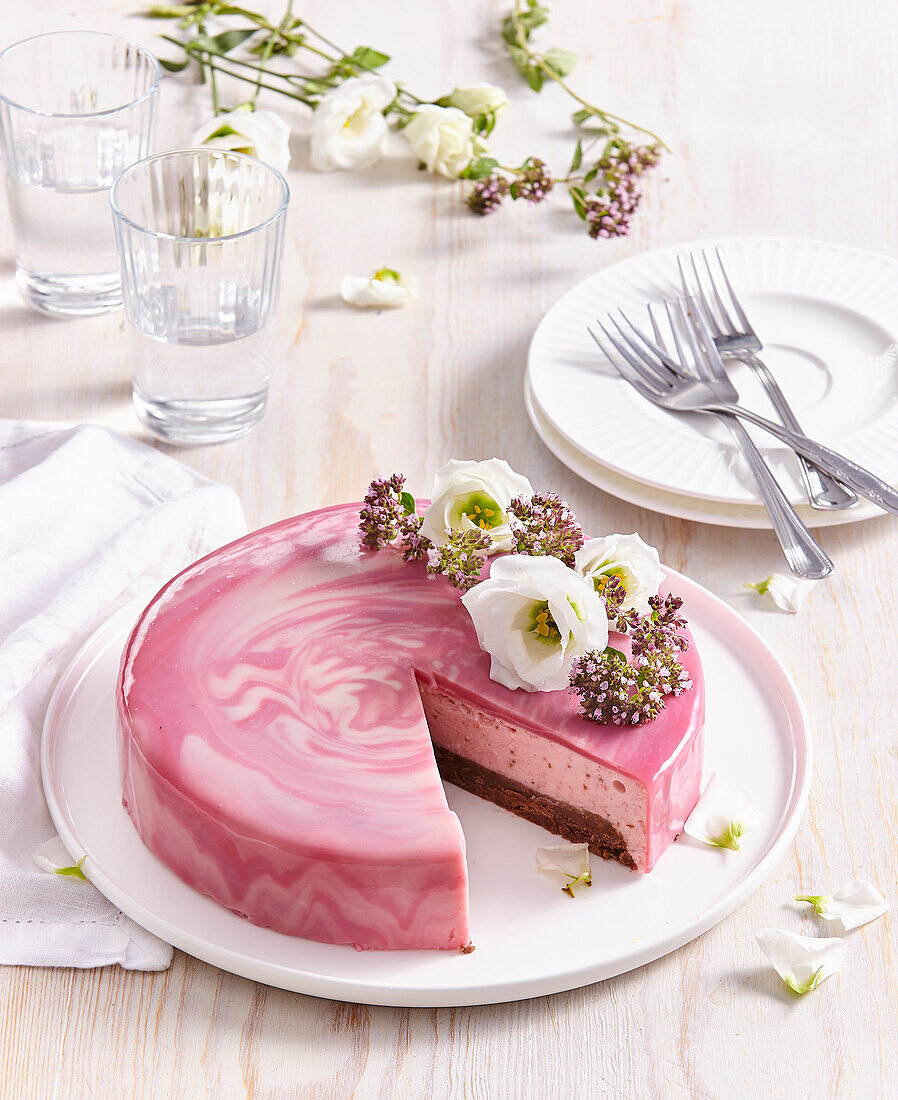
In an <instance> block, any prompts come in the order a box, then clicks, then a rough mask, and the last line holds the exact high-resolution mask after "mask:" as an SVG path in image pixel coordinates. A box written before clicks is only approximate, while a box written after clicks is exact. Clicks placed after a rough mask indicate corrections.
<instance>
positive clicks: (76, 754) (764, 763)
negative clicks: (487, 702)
mask: <svg viewBox="0 0 898 1100" xmlns="http://www.w3.org/2000/svg"><path fill="white" fill-rule="evenodd" d="M669 572H670V574H671V576H672V577H674V578H675V579H676V584H677V586H678V591H682V593H683V595H684V596H685V599H686V606H687V608H689V609H691V611H690V616H691V617H690V626H691V628H692V630H693V633H694V635H695V637H696V640H697V643H698V645H699V648H700V651H701V653H702V658H703V663H704V666H705V669H706V673H707V688H708V694H707V700H708V711H707V715H708V717H707V724H706V735H705V736H706V742H705V748H706V761H705V773H706V778H707V775H708V774H709V773H710V772H711V771H716V772H718V773H719V774H721V775H723V776H724V777H725V778H728V779H731V780H735V781H736V782H737V783H738V784H739V785H741V786H743V787H745V788H746V789H747V790H749V791H750V792H751V794H752V797H753V798H754V799H755V801H756V803H757V805H758V808H759V810H760V812H761V815H762V825H761V826H760V827H759V828H758V829H756V830H754V831H752V832H751V833H748V834H746V836H745V837H744V838H743V849H742V851H740V852H738V853H729V852H722V851H721V850H719V849H711V848H707V847H705V846H703V845H699V844H697V843H696V842H694V841H691V840H689V838H686V837H683V838H681V839H680V840H679V841H678V842H677V843H676V844H674V845H673V847H672V848H671V849H670V850H669V851H668V852H667V853H665V855H664V856H663V857H662V859H661V861H660V862H659V863H658V865H657V866H656V868H655V869H654V870H653V871H652V873H651V874H650V875H645V876H639V875H636V874H635V873H634V872H631V871H627V870H626V869H625V868H623V867H621V866H620V865H619V864H609V863H606V862H604V861H602V860H599V859H595V858H593V860H592V867H593V877H594V881H595V885H594V886H593V887H592V889H591V890H581V891H580V893H579V894H578V896H577V898H576V899H575V900H573V901H571V899H569V898H568V897H567V896H566V895H564V894H563V893H562V892H561V890H560V889H559V884H558V883H556V882H554V881H549V880H548V879H547V878H545V877H543V876H539V875H536V874H535V873H534V869H533V867H534V853H535V849H536V847H537V846H539V845H541V844H546V843H553V840H552V839H550V837H549V834H548V833H546V832H545V831H544V830H542V829H540V828H538V827H537V826H535V825H531V824H530V823H528V822H525V821H522V820H521V819H520V818H516V817H513V816H512V815H511V814H509V813H507V812H506V811H504V810H500V809H499V808H498V807H495V806H492V805H491V804H490V803H487V802H484V801H483V800H481V799H478V798H476V797H474V796H473V795H469V794H467V793H466V792H463V791H460V790H458V789H457V788H454V787H452V786H447V794H448V796H449V801H450V805H451V806H452V807H453V809H454V810H455V811H456V812H457V813H458V814H459V817H460V819H461V821H462V826H463V828H464V829H465V832H466V836H467V841H468V863H469V873H470V877H471V912H472V933H473V938H474V942H475V945H477V946H476V950H475V951H474V952H473V953H472V954H470V955H466V956H463V955H461V954H459V953H458V952H454V951H453V952H441V951H396V952H356V951H354V950H353V949H352V948H351V947H342V946H335V945H332V944H319V943H315V942H313V941H310V940H302V939H298V938H295V937H291V936H285V935H282V934H280V933H278V932H273V931H271V930H270V929H264V928H257V927H255V926H254V925H251V924H249V923H248V922H247V921H246V920H244V919H242V918H240V917H238V916H236V915H235V914H233V913H231V912H230V911H229V910H227V909H225V908H223V907H222V906H220V905H218V904H217V903H215V902H213V901H212V900H211V899H209V898H207V897H204V896H203V895H201V894H200V893H198V892H197V891H195V890H194V889H192V888H191V887H190V886H188V885H186V883H184V882H182V881H181V880H180V879H179V878H178V877H177V876H176V875H175V874H174V872H172V871H171V870H169V869H168V868H167V867H166V866H165V865H164V864H163V863H162V862H161V861H160V860H158V859H157V858H156V857H155V856H154V855H153V854H152V853H151V852H150V851H149V850H148V849H147V848H145V847H144V845H143V843H142V842H141V840H140V838H139V837H138V835H137V832H136V830H135V829H134V826H133V825H132V823H131V819H130V818H129V817H128V815H127V813H126V811H125V810H124V809H123V807H122V804H121V787H120V782H119V775H118V759H117V749H116V736H115V717H114V714H115V709H114V683H115V675H116V671H117V668H118V663H119V659H120V654H121V650H122V648H123V646H124V642H125V640H126V638H127V635H128V633H129V632H130V629H131V627H132V626H133V623H134V621H135V620H136V618H137V616H138V614H139V613H140V610H141V609H142V607H143V605H144V602H145V601H139V602H135V603H134V604H132V605H130V606H128V607H126V608H123V609H121V610H120V611H119V612H118V613H116V614H115V615H113V616H112V617H111V618H110V619H109V620H108V621H107V622H106V623H105V624H104V625H103V626H102V627H101V628H100V629H99V630H97V631H96V633H95V634H94V635H93V636H92V637H91V638H90V639H88V641H87V642H86V643H85V645H84V646H83V647H82V648H81V650H80V651H79V653H78V654H77V655H76V656H75V658H74V659H73V660H72V662H71V664H70V665H69V667H68V669H67V670H66V671H65V673H64V674H63V676H62V677H61V679H60V681H59V683H58V685H57V687H56V689H55V691H54V693H53V696H52V698H51V701H50V705H49V708H48V710H47V715H46V719H45V722H44V727H43V737H42V743H41V770H42V779H43V786H44V792H45V795H46V799H47V804H48V807H49V810H50V815H51V817H52V820H53V823H54V825H55V827H56V829H57V831H58V833H59V835H60V837H61V838H62V840H63V842H64V843H65V845H66V847H67V849H68V850H69V852H70V854H71V855H72V858H73V859H75V860H78V859H81V858H82V857H85V859H84V864H83V867H84V871H85V874H86V876H87V878H88V879H89V880H90V882H91V883H93V885H94V886H96V887H97V889H99V890H100V892H101V893H103V894H104V895H105V896H106V897H107V898H108V899H109V900H110V901H111V902H112V903H113V904H114V905H116V906H117V907H118V908H119V909H121V910H122V912H124V913H125V914H126V915H127V916H129V917H131V918H132V919H133V920H134V921H136V922H137V923H138V924H139V925H141V926H142V927H144V928H146V929H147V930H148V931H150V932H152V933H154V934H155V935H157V936H159V937H160V938H161V939H163V940H165V941H167V942H168V943H171V944H173V945H174V946H175V947H177V948H180V949H181V950H183V951H186V952H187V953H188V954H190V955H193V956H195V957H196V958H198V959H201V960H203V961H205V962H208V963H211V964H212V965H214V966H217V967H219V968H220V969H222V970H225V971H228V972H230V973H233V974H237V975H240V976H242V977H245V978H248V979H250V980H252V981H258V982H263V983H265V984H268V985H272V986H276V987H279V988H283V989H288V990H293V991H295V992H298V993H304V994H309V995H312V996H317V997H325V998H328V999H332V1000H340V1001H350V1002H356V1003H362V1004H372V1005H392V1006H412V1007H447V1006H461V1005H475V1004H498V1003H502V1002H506V1001H513V1000H519V999H522V998H527V997H534V996H541V995H545V994H551V993H557V992H561V991H563V990H568V989H575V988H578V987H580V986H583V985H588V984H591V983H593V982H597V981H602V980H604V979H605V978H610V977H613V976H615V975H617V974H622V973H625V972H627V971H629V970H632V969H635V968H636V967H639V966H642V965H644V964H645V963H648V962H651V961H653V960H655V959H657V958H660V957H661V956H662V955H666V954H668V953H669V952H671V951H673V950H676V949H677V948H679V947H681V946H683V945H684V944H686V943H688V942H690V941H691V940H693V939H694V938H695V937H696V936H698V935H700V934H701V933H703V932H705V931H707V930H708V929H709V928H711V927H713V926H714V925H715V924H717V923H718V922H719V921H721V920H722V919H723V918H724V917H726V916H727V915H728V914H729V913H731V912H732V911H733V910H734V909H735V908H736V907H737V906H738V905H739V904H740V903H741V902H742V901H743V900H744V899H745V898H746V897H748V895H749V894H750V893H752V892H753V891H754V890H755V889H756V888H757V887H758V886H760V884H761V883H762V881H763V880H764V879H765V878H766V877H767V875H769V874H770V873H771V871H772V870H773V869H774V867H775V866H776V864H777V863H778V862H779V860H780V859H781V857H782V856H783V855H784V854H785V852H786V850H787V849H788V847H789V844H790V843H791V841H792V838H793V837H794V835H795V832H796V830H797V828H798V826H799V823H800V821H801V818H802V815H803V812H804V808H805V804H806V801H807V796H808V790H809V786H810V778H811V756H812V750H811V741H810V733H809V724H808V719H807V714H806V712H805V708H804V705H803V703H802V700H801V697H800V696H799V694H798V691H797V689H796V687H795V684H794V682H793V680H792V677H791V675H790V674H789V672H788V670H787V669H786V668H785V667H784V666H783V664H782V663H781V662H780V660H779V658H778V657H777V656H776V655H775V653H774V652H773V651H772V650H771V649H770V647H769V646H768V645H767V643H766V642H765V641H764V640H763V638H762V637H761V636H760V634H758V633H757V632H756V631H755V630H754V629H753V628H752V627H751V626H749V624H748V623H746V622H745V620H744V619H742V617H741V616H740V615H739V614H738V613H737V612H736V611H734V610H733V609H732V608H731V607H730V606H729V605H728V604H726V603H724V602H723V601H722V600H720V599H718V597H716V596H714V595H713V594H712V593H710V592H708V591H707V589H704V588H702V587H701V586H699V585H697V584H696V583H695V582H693V581H690V580H688V579H687V578H685V577H682V576H680V575H679V574H676V573H674V572H673V571H672V570H671V571H669ZM737 703H738V705H737ZM743 725H744V726H745V728H744V730H743V729H742V726H743ZM749 727H750V728H749ZM740 731H742V732H743V733H744V736H740ZM554 842H555V843H557V842H558V841H557V838H556V840H555V841H554ZM609 935H611V936H612V937H614V936H616V937H617V941H616V942H613V943H611V944H609V939H608V936H609Z"/></svg>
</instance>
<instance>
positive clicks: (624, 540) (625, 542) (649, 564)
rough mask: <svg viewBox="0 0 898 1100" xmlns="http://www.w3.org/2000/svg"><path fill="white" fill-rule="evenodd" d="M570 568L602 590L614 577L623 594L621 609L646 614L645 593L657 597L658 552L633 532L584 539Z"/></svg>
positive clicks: (659, 577)
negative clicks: (572, 566) (619, 584)
mask: <svg viewBox="0 0 898 1100" xmlns="http://www.w3.org/2000/svg"><path fill="white" fill-rule="evenodd" d="M574 568H575V569H576V570H577V572H578V573H581V574H582V575H583V576H584V577H586V579H587V580H589V581H591V582H592V584H593V585H594V587H595V589H596V591H597V592H602V591H603V590H604V588H605V585H606V584H607V583H608V579H609V578H610V577H617V579H618V580H619V581H620V583H621V584H622V585H623V587H624V590H625V591H626V593H627V596H626V599H625V600H624V602H623V604H621V610H623V611H631V610H633V611H638V612H639V614H640V615H647V614H648V613H649V610H650V608H649V596H657V595H658V588H659V587H660V585H661V581H662V579H663V574H662V572H661V561H660V559H659V557H658V551H657V550H656V549H655V547H654V546H649V545H648V544H647V543H645V542H643V541H642V539H641V538H640V537H639V535H637V534H635V533H634V534H632V535H605V536H604V537H603V538H600V539H587V541H586V542H584V543H583V545H582V546H581V548H580V549H579V550H578V551H577V553H576V554H575V555H574Z"/></svg>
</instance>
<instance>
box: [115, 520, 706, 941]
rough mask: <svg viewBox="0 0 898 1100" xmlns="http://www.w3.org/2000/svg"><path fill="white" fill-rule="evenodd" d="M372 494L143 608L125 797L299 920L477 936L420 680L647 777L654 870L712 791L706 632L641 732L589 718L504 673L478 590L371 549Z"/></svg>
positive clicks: (244, 545)
mask: <svg viewBox="0 0 898 1100" xmlns="http://www.w3.org/2000/svg"><path fill="white" fill-rule="evenodd" d="M358 509H359V506H358V505H341V506H337V507H334V508H328V509H324V510H322V511H319V512H314V513H311V514H309V515H305V516H299V517H297V518H294V519H288V520H284V521H282V522H280V523H277V524H274V525H273V526H271V527H267V528H264V529H263V530H261V531H257V532H255V533H253V534H251V535H248V536H246V537H245V538H243V539H240V540H239V541H238V542H235V543H232V544H231V545H230V546H227V547H225V548H223V549H222V550H219V551H217V552H215V553H214V554H212V555H210V556H209V557H207V558H204V559H203V560H201V561H199V562H197V563H195V564H194V565H192V566H190V567H189V568H188V569H187V570H185V571H184V572H183V573H181V574H180V575H179V576H178V577H176V578H175V579H174V580H172V581H171V582H169V584H168V585H166V586H165V588H163V589H162V591H161V592H160V593H159V594H158V595H157V596H156V597H155V599H154V600H153V602H152V603H151V604H150V605H149V607H148V608H147V609H146V611H145V612H144V613H143V615H142V616H141V618H140V620H139V622H138V624H137V626H136V627H135V629H134V632H133V633H132V635H131V638H130V639H129V641H128V644H127V646H126V648H125V651H124V654H123V657H122V666H121V673H120V679H119V690H118V710H119V733H120V748H121V767H122V785H123V794H124V802H125V804H126V806H127V807H128V810H129V813H130V814H131V817H132V818H133V820H134V823H135V825H136V827H137V829H138V832H139V833H140V835H141V837H142V838H143V840H144V842H145V843H146V844H147V846H148V847H149V848H151V849H152V850H153V851H154V852H155V853H156V854H157V855H158V856H159V857H160V858H161V859H162V860H163V861H164V862H165V863H166V864H168V865H169V866H170V867H171V868H172V869H173V870H174V871H176V872H177V873H178V874H179V875H180V876H181V877H182V878H183V879H184V880H185V881H186V882H188V883H189V884H191V885H192V886H194V887H195V888H196V889H198V890H201V891H203V892H204V893H207V894H209V895H210V896H211V897H213V898H215V899H216V900H217V901H219V902H221V903H222V904H223V905H226V906H227V907H228V908H230V909H232V910H234V911H235V912H238V913H240V914H242V915H245V916H247V917H248V918H249V919H250V920H252V921H253V922H254V923H257V924H260V925H263V926H268V927H272V928H276V929H278V930H280V931H283V932H287V933H289V934H291V935H298V936H304V937H307V938H310V939H316V940H321V941H325V942H332V943H352V944H355V945H356V946H360V947H365V948H397V947H442V948H450V947H462V946H464V945H465V944H467V943H468V941H469V938H470V935H469V927H468V911H467V871H466V864H465V856H464V837H463V835H462V831H461V827H460V825H459V822H458V819H457V818H456V816H455V814H454V813H452V811H451V810H450V809H449V807H448V804H447V802H446V797H445V794H444V792H443V787H442V783H441V781H440V777H439V774H438V772H437V768H436V764H435V761H434V755H433V749H432V746H431V740H430V734H429V732H428V729H427V725H426V723H425V720H424V714H423V710H422V706H421V698H420V694H419V691H418V687H417V684H416V676H417V677H418V678H419V679H420V681H422V682H423V683H425V684H435V685H436V686H438V687H439V688H441V689H442V690H444V691H446V692H449V693H451V694H452V695H453V696H455V697H457V698H459V699H462V700H464V701H466V702H469V703H471V704H473V705H474V706H475V707H477V708H478V709H482V710H483V711H485V712H487V713H489V714H491V715H494V716H496V717H498V718H500V719H505V720H506V721H507V722H510V723H513V724H514V725H516V726H519V727H522V728H524V729H525V730H526V731H529V734H530V735H536V736H538V737H539V738H541V739H543V741H544V742H545V744H546V745H547V746H548V747H549V754H550V755H551V752H553V751H554V752H566V753H568V754H570V753H571V752H574V753H576V754H578V756H579V757H582V758H583V759H584V760H585V761H587V762H590V761H591V762H595V763H596V764H597V765H599V766H600V767H602V768H607V769H609V770H611V771H613V772H614V773H616V774H619V775H620V776H622V777H624V778H625V779H626V780H627V782H630V781H635V786H634V785H632V783H631V796H632V795H633V793H634V792H636V794H638V798H639V800H640V803H641V805H642V809H643V812H644V819H645V821H646V823H647V824H646V830H645V831H646V838H645V850H644V852H643V853H642V860H641V862H639V861H638V865H639V866H640V867H641V868H642V869H645V870H648V869H650V868H651V867H652V866H653V864H654V863H655V861H656V860H657V858H658V856H659V855H660V854H661V853H662V852H663V851H664V849H665V848H666V847H667V846H668V845H669V844H670V843H671V841H672V840H673V839H674V838H675V837H676V835H677V834H678V833H679V832H680V831H681V829H682V825H683V821H684V820H685V818H686V816H687V815H688V813H689V812H690V811H691V809H692V807H693V805H694V804H695V801H696V799H697V796H698V790H699V783H700V777H701V736H700V734H701V728H702V723H703V715H704V688H703V680H702V672H701V664H700V661H699V658H698V655H697V654H696V653H695V650H694V648H693V647H691V648H690V650H689V652H688V653H687V654H686V655H685V659H684V664H685V666H686V668H687V670H688V671H689V673H690V674H691V675H692V678H693V683H694V687H693V689H692V690H691V691H689V692H687V693H685V694H684V695H682V696H680V697H679V698H676V699H670V700H669V704H668V707H667V709H666V710H664V711H663V712H662V714H661V715H660V717H659V718H658V719H657V720H656V721H655V722H652V723H649V724H647V725H644V726H641V727H639V728H637V729H635V730H634V729H618V728H614V727H607V726H599V725H596V724H595V723H591V722H587V721H585V720H583V719H582V718H581V717H580V716H579V714H578V711H577V703H576V699H575V698H574V697H573V696H572V695H571V694H570V693H568V692H551V693H525V692H522V691H517V692H512V691H509V690H508V689H506V688H504V687H502V686H501V685H498V684H496V683H494V682H493V681H492V680H490V678H489V658H488V656H487V655H486V654H485V653H482V652H481V651H480V650H479V648H478V646H477V641H476V636H475V633H474V629H473V626H472V624H471V621H470V619H469V617H468V615H467V612H466V611H465V609H464V608H463V606H462V605H461V602H460V600H459V593H458V592H457V590H455V589H453V588H452V587H451V586H450V585H449V584H448V582H446V581H444V580H442V579H438V580H429V579H427V577H426V576H425V573H424V568H423V566H422V565H421V564H414V565H406V564H404V563H403V562H402V560H401V558H400V557H399V556H398V555H397V554H395V553H393V552H391V551H381V552H371V551H364V550H362V549H360V547H359V538H358ZM685 612H686V614H687V616H688V607H687V608H685ZM520 778H521V780H522V781H525V780H526V776H521V777H520ZM621 785H622V786H623V785H625V784H624V783H622V784H621ZM640 788H641V789H640Z"/></svg>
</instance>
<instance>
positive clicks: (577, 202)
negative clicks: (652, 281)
mask: <svg viewBox="0 0 898 1100" xmlns="http://www.w3.org/2000/svg"><path fill="white" fill-rule="evenodd" d="M568 194H569V195H570V196H571V202H572V203H573V204H574V210H575V211H576V212H577V217H578V218H580V220H581V221H586V192H585V191H584V190H583V189H582V188H581V187H569V188H568ZM614 652H615V653H617V652H619V651H618V650H614Z"/></svg>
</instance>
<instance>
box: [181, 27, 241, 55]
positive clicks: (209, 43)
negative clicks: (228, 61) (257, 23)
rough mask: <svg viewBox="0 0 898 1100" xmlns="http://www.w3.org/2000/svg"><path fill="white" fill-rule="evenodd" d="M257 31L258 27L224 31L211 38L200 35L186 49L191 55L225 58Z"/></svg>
mask: <svg viewBox="0 0 898 1100" xmlns="http://www.w3.org/2000/svg"><path fill="white" fill-rule="evenodd" d="M257 30H258V27H249V28H246V29H244V30H242V31H236V30H235V31H222V32H221V34H216V35H214V36H212V37H211V38H210V37H209V35H207V34H198V35H197V36H196V38H193V39H191V41H190V42H188V43H187V44H186V45H185V47H184V49H185V50H187V51H188V52H190V53H208V54H212V55H213V56H214V57H224V55H225V54H226V53H229V52H230V51H231V50H235V49H236V48H237V47H238V46H239V45H241V44H242V43H244V42H245V41H246V40H247V38H251V37H252V36H253V35H254V34H255V33H256V31H257Z"/></svg>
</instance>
